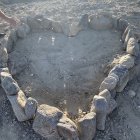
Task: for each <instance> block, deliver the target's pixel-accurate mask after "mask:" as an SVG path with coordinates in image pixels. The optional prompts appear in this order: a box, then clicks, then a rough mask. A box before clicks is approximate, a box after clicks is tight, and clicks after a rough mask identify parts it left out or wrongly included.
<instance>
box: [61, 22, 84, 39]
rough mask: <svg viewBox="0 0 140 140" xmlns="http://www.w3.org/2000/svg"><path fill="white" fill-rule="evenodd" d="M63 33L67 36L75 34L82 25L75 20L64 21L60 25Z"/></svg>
mask: <svg viewBox="0 0 140 140" xmlns="http://www.w3.org/2000/svg"><path fill="white" fill-rule="evenodd" d="M62 30H63V33H64V34H65V35H67V36H71V37H72V36H76V35H77V34H78V33H79V32H80V31H81V30H82V27H81V26H80V25H79V23H77V22H73V23H64V24H63V25H62Z"/></svg>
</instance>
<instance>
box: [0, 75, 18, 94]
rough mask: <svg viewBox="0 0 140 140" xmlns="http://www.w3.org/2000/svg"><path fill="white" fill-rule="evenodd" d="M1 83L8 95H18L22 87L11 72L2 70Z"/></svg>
mask: <svg viewBox="0 0 140 140" xmlns="http://www.w3.org/2000/svg"><path fill="white" fill-rule="evenodd" d="M1 85H2V87H3V89H4V91H5V92H6V94H7V95H16V94H17V93H18V92H19V90H20V88H19V86H18V84H17V82H16V81H15V80H14V79H13V78H12V76H11V75H10V74H9V73H6V72H1Z"/></svg>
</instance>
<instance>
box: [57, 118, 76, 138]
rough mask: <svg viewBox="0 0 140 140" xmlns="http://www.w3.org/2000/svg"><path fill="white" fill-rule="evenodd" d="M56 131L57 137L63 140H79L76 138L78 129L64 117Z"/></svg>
mask: <svg viewBox="0 0 140 140" xmlns="http://www.w3.org/2000/svg"><path fill="white" fill-rule="evenodd" d="M57 129H58V133H59V135H60V136H61V137H62V138H63V139H65V140H79V137H78V129H77V126H76V125H75V123H74V122H73V121H72V120H70V119H69V118H67V117H66V116H63V117H62V118H61V119H60V120H59V122H58V124H57Z"/></svg>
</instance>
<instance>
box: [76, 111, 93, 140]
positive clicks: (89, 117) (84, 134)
mask: <svg viewBox="0 0 140 140" xmlns="http://www.w3.org/2000/svg"><path fill="white" fill-rule="evenodd" d="M78 128H79V132H80V140H93V138H94V136H95V133H96V113H94V112H90V113H88V114H86V115H85V116H84V117H83V118H81V119H80V120H79V121H78Z"/></svg>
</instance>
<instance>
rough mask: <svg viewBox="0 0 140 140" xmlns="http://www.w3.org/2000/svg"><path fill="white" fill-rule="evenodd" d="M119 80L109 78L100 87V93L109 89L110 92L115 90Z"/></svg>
mask: <svg viewBox="0 0 140 140" xmlns="http://www.w3.org/2000/svg"><path fill="white" fill-rule="evenodd" d="M117 82H118V81H117V79H116V78H115V77H113V76H110V75H109V76H108V77H106V78H105V79H104V80H103V82H102V83H101V85H100V88H99V89H100V91H103V90H105V89H108V90H109V91H111V90H113V89H115V87H116V85H117Z"/></svg>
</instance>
